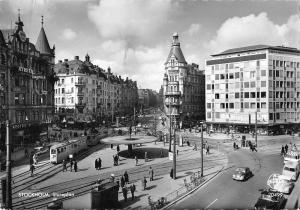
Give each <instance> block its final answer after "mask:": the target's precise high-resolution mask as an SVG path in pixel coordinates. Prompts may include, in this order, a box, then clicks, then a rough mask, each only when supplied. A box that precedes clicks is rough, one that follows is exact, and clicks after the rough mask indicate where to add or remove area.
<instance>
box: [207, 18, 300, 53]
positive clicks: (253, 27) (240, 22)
mask: <svg viewBox="0 0 300 210" xmlns="http://www.w3.org/2000/svg"><path fill="white" fill-rule="evenodd" d="M299 25H300V19H299V16H298V15H293V16H291V17H290V18H289V19H288V21H287V23H284V24H282V25H277V24H275V23H274V22H272V21H271V20H270V19H269V18H268V16H267V13H260V14H258V15H257V16H255V15H253V14H251V15H249V16H245V17H233V18H229V19H227V20H226V21H225V22H224V23H223V24H222V25H221V27H220V28H219V30H218V31H217V34H216V36H215V37H214V38H213V39H212V40H210V41H209V43H208V44H206V45H204V46H205V47H206V48H208V49H209V50H210V51H211V52H212V53H217V52H220V51H223V50H226V49H228V48H235V47H242V46H247V45H255V44H267V45H286V46H290V47H298V46H299V43H297V37H298V34H299V32H300V31H299V30H300V29H299Z"/></svg>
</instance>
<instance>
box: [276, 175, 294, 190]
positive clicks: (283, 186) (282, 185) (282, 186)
mask: <svg viewBox="0 0 300 210" xmlns="http://www.w3.org/2000/svg"><path fill="white" fill-rule="evenodd" d="M294 186H295V184H294V183H293V182H291V181H290V180H287V179H286V177H285V176H282V175H281V176H280V177H279V181H277V182H276V183H274V186H273V187H272V188H273V189H274V190H275V191H278V192H281V193H285V194H290V193H291V192H292V190H293V188H294Z"/></svg>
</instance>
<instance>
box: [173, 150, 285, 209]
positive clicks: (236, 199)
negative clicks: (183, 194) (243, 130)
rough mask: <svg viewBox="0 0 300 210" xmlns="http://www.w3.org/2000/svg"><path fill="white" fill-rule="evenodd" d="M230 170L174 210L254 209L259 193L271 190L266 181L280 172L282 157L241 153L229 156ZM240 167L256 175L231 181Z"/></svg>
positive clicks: (241, 151)
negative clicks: (262, 190)
mask: <svg viewBox="0 0 300 210" xmlns="http://www.w3.org/2000/svg"><path fill="white" fill-rule="evenodd" d="M228 159H229V163H228V164H229V165H230V166H232V167H230V168H229V169H228V170H226V171H223V172H222V173H221V174H219V175H218V176H217V177H216V178H215V179H214V180H213V181H212V182H210V183H208V184H207V185H205V186H204V187H202V188H200V189H199V190H198V191H196V192H195V193H193V194H192V195H191V196H189V197H187V198H186V199H184V200H183V201H182V202H179V203H178V204H176V205H175V206H172V208H171V209H195V208H200V209H208V208H209V209H222V208H225V209H234V208H237V209H244V208H249V209H250V208H253V207H254V204H255V203H256V201H257V199H258V197H259V195H260V191H259V189H265V188H268V186H267V180H268V178H269V176H270V175H271V174H272V173H279V174H280V173H281V172H282V167H283V161H282V157H281V156H280V155H279V154H267V155H265V154H263V153H259V152H258V153H256V152H254V153H253V152H250V151H248V150H246V151H245V150H238V151H235V152H231V153H229V155H228ZM239 166H242V167H249V168H250V170H251V171H252V172H253V174H254V176H253V177H251V178H250V179H249V180H246V181H244V182H240V181H235V180H233V179H232V174H233V173H234V171H235V169H236V168H237V167H239Z"/></svg>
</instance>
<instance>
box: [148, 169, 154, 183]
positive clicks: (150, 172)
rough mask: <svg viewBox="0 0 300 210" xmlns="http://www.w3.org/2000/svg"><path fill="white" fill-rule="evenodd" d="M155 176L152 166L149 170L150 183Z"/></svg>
mask: <svg viewBox="0 0 300 210" xmlns="http://www.w3.org/2000/svg"><path fill="white" fill-rule="evenodd" d="M153 175H154V171H153V168H152V167H151V166H150V168H149V176H150V181H153Z"/></svg>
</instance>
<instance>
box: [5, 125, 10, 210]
mask: <svg viewBox="0 0 300 210" xmlns="http://www.w3.org/2000/svg"><path fill="white" fill-rule="evenodd" d="M6 173H7V177H6V202H5V204H6V205H5V207H6V208H7V209H12V196H11V150H10V122H9V120H6Z"/></svg>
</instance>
